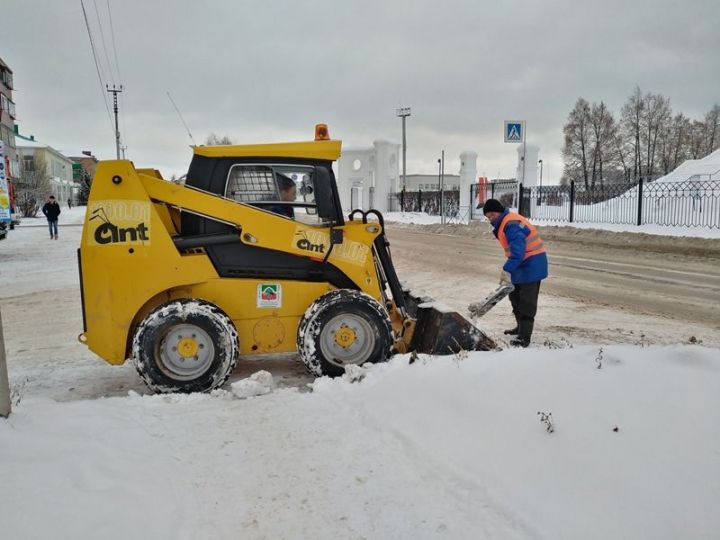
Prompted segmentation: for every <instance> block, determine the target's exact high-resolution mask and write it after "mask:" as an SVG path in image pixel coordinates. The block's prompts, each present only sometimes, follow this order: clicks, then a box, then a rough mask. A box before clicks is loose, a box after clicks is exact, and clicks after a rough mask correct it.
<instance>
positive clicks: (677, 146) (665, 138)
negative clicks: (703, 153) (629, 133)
mask: <svg viewBox="0 0 720 540" xmlns="http://www.w3.org/2000/svg"><path fill="white" fill-rule="evenodd" d="M690 127H691V126H690V120H689V119H688V118H687V117H686V116H685V115H684V114H682V113H678V114H676V115H675V116H674V117H673V118H672V120H670V121H669V122H668V123H667V125H666V127H665V128H664V129H663V130H661V132H660V138H659V143H658V145H659V152H660V168H661V169H662V172H663V174H668V173H669V172H670V171H672V170H674V169H675V168H677V166H678V165H680V164H681V163H682V162H683V161H685V159H687V153H686V151H687V147H686V139H687V137H688V134H689V133H690Z"/></svg>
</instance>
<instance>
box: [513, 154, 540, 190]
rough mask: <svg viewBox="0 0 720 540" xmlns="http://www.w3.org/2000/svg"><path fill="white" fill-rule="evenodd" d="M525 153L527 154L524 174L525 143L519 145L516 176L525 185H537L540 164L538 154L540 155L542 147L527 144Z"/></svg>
mask: <svg viewBox="0 0 720 540" xmlns="http://www.w3.org/2000/svg"><path fill="white" fill-rule="evenodd" d="M525 153H526V154H527V156H526V158H527V159H526V160H525V172H524V175H523V159H522V158H523V145H522V144H518V145H517V154H518V164H517V171H516V173H515V174H516V176H515V178H517V180H518V182H522V183H523V186H524V187H531V186H537V184H538V176H539V173H538V171H539V170H540V165H539V164H538V156H539V155H540V148H539V147H538V146H535V145H533V144H528V145H527V146H525Z"/></svg>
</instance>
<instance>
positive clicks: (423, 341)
mask: <svg viewBox="0 0 720 540" xmlns="http://www.w3.org/2000/svg"><path fill="white" fill-rule="evenodd" d="M404 296H405V308H406V310H407V312H408V314H409V315H410V316H412V317H414V318H415V319H416V323H415V332H414V334H413V339H412V343H411V344H410V350H411V351H416V352H419V353H425V354H454V353H457V352H460V351H461V350H466V351H490V350H493V349H496V348H497V345H496V343H495V341H493V340H492V338H490V337H489V336H488V335H486V334H485V333H484V332H483V331H482V330H480V329H479V328H477V327H476V326H475V325H474V324H472V323H471V322H470V321H469V320H467V319H466V318H465V317H463V316H462V315H461V314H460V313H458V312H457V311H453V310H452V309H451V308H449V307H448V306H445V305H443V304H442V303H440V302H436V301H434V300H433V299H432V298H430V297H427V296H425V297H420V296H415V295H413V294H412V293H410V292H409V291H408V292H405V294H404Z"/></svg>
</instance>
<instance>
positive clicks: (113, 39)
mask: <svg viewBox="0 0 720 540" xmlns="http://www.w3.org/2000/svg"><path fill="white" fill-rule="evenodd" d="M107 9H108V16H109V18H110V36H111V37H112V46H113V55H114V56H115V69H116V70H117V76H118V80H119V81H121V82H122V76H121V75H120V62H118V54H117V47H116V46H115V28H114V27H113V20H112V11H111V10H110V0H107Z"/></svg>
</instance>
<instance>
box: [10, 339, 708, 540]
mask: <svg viewBox="0 0 720 540" xmlns="http://www.w3.org/2000/svg"><path fill="white" fill-rule="evenodd" d="M602 354H603V357H602V360H601V362H602V368H601V369H597V365H598V364H597V361H596V358H597V357H598V355H599V351H598V349H596V348H593V347H582V348H578V349H565V350H557V351H550V350H532V351H518V350H510V351H504V352H500V353H472V354H470V355H469V356H468V357H467V358H466V359H464V360H463V359H454V358H434V359H433V358H425V357H421V358H420V361H418V362H415V363H414V364H412V365H410V364H408V357H407V356H404V357H398V358H396V359H395V360H393V361H392V362H391V363H390V364H386V365H381V366H377V367H375V368H372V369H369V370H368V371H367V373H366V376H365V378H364V379H363V380H362V381H361V382H360V383H355V384H350V383H349V382H347V381H344V380H340V379H335V380H330V379H327V378H323V379H319V380H317V381H316V382H315V383H314V385H313V392H312V393H299V392H297V391H293V390H288V389H285V390H281V391H276V392H274V393H272V394H270V395H267V396H263V397H259V398H251V399H245V400H237V399H233V398H232V397H231V394H230V393H229V392H225V391H221V392H215V393H214V394H213V395H190V396H139V395H137V394H135V393H131V394H130V395H128V396H127V397H116V398H108V399H100V400H80V401H75V402H71V403H57V402H53V401H49V400H47V399H43V398H40V397H36V396H26V397H25V399H24V400H23V401H21V402H20V404H19V405H18V406H17V407H16V409H15V413H14V414H13V415H12V416H11V417H10V419H9V420H7V421H4V422H1V423H0V452H1V453H2V456H3V459H2V461H0V475H2V478H3V488H4V489H3V490H2V493H1V494H0V517H1V518H2V523H3V529H4V534H5V535H6V537H7V538H34V539H43V538H118V539H120V538H133V537H135V538H137V537H142V538H154V539H162V538H168V539H170V538H172V539H183V538H187V539H196V538H230V537H239V538H274V539H275V538H288V539H290V538H312V539H323V538H327V539H340V538H378V539H384V538H407V539H423V538H453V539H465V538H467V539H475V538H552V539H558V538H570V539H575V538H598V539H607V538H653V539H659V538H712V537H713V536H714V535H716V533H717V531H718V530H719V528H720V515H719V514H718V513H717V511H716V510H717V509H716V508H715V504H716V501H717V500H718V499H719V498H720V455H718V451H717V447H718V442H720V421H719V420H720V418H718V412H717V411H718V410H720V361H719V360H718V355H717V351H716V350H715V351H713V350H708V349H704V348H702V347H697V346H687V347H670V348H644V349H642V348H634V347H622V346H620V347H609V348H607V349H605V350H604V351H603V353H602ZM108 369H112V368H109V367H108ZM47 376H48V377H49V378H51V377H52V373H48V374H47ZM539 411H542V412H545V413H551V414H552V422H553V424H554V432H553V433H548V432H547V430H546V425H545V424H543V423H542V422H541V421H540V418H539V416H538V412H539ZM616 428H617V429H616Z"/></svg>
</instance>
